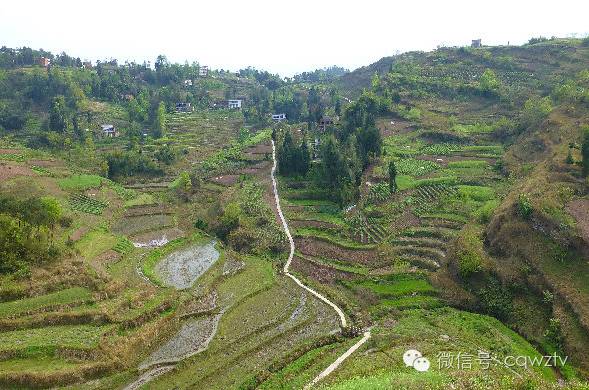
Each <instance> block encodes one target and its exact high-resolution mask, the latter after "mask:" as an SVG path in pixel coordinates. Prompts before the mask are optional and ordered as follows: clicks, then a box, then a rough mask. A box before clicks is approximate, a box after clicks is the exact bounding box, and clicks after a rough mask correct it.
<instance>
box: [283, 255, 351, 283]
mask: <svg viewBox="0 0 589 390" xmlns="http://www.w3.org/2000/svg"><path fill="white" fill-rule="evenodd" d="M291 266H292V267H293V269H294V270H295V271H296V272H298V273H301V274H303V275H306V276H308V277H311V278H313V279H314V280H316V281H318V282H320V283H323V284H334V283H335V282H336V281H338V280H349V279H352V278H353V277H354V276H353V275H352V274H350V273H348V272H344V271H340V270H336V269H334V268H331V267H328V266H324V265H321V264H317V263H313V262H311V261H307V260H305V259H301V258H300V257H298V256H295V257H293V259H292V263H291Z"/></svg>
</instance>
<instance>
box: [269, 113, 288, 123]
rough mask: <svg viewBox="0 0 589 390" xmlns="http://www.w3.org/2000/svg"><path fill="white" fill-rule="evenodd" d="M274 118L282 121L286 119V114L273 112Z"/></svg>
mask: <svg viewBox="0 0 589 390" xmlns="http://www.w3.org/2000/svg"><path fill="white" fill-rule="evenodd" d="M272 120H273V121H277V122H281V121H284V120H286V114H272Z"/></svg>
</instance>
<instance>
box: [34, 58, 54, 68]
mask: <svg viewBox="0 0 589 390" xmlns="http://www.w3.org/2000/svg"><path fill="white" fill-rule="evenodd" d="M37 63H38V64H39V65H41V66H42V67H44V68H47V67H48V66H49V65H50V64H51V60H50V59H49V58H47V57H41V58H39V59H38V60H37Z"/></svg>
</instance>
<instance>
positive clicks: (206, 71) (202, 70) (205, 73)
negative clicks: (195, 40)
mask: <svg viewBox="0 0 589 390" xmlns="http://www.w3.org/2000/svg"><path fill="white" fill-rule="evenodd" d="M198 75H199V76H200V77H207V76H208V75H209V67H208V66H206V65H202V66H200V67H199V68H198Z"/></svg>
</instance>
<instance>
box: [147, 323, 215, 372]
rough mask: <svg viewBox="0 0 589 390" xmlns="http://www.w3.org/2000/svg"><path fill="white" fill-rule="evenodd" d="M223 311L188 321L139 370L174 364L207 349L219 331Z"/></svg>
mask: <svg viewBox="0 0 589 390" xmlns="http://www.w3.org/2000/svg"><path fill="white" fill-rule="evenodd" d="M221 316H222V313H219V314H217V315H214V316H210V317H206V318H198V319H193V320H189V321H186V322H185V323H184V325H183V326H182V328H181V329H180V331H179V332H178V333H177V334H176V335H175V336H174V337H172V338H171V339H170V340H169V341H168V342H167V343H165V344H164V345H162V346H161V347H160V348H159V349H158V350H157V351H155V352H154V353H153V354H152V355H151V356H150V357H148V358H147V359H146V360H145V361H144V362H143V363H141V365H140V366H139V370H145V369H147V368H150V367H154V366H160V365H163V364H174V363H177V362H179V361H181V360H183V359H186V358H188V357H190V356H192V355H196V354H197V353H200V352H202V351H204V350H206V349H207V347H208V346H209V343H210V342H211V340H212V339H213V337H214V336H215V333H216V332H217V326H218V325H219V320H220V319H221Z"/></svg>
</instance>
